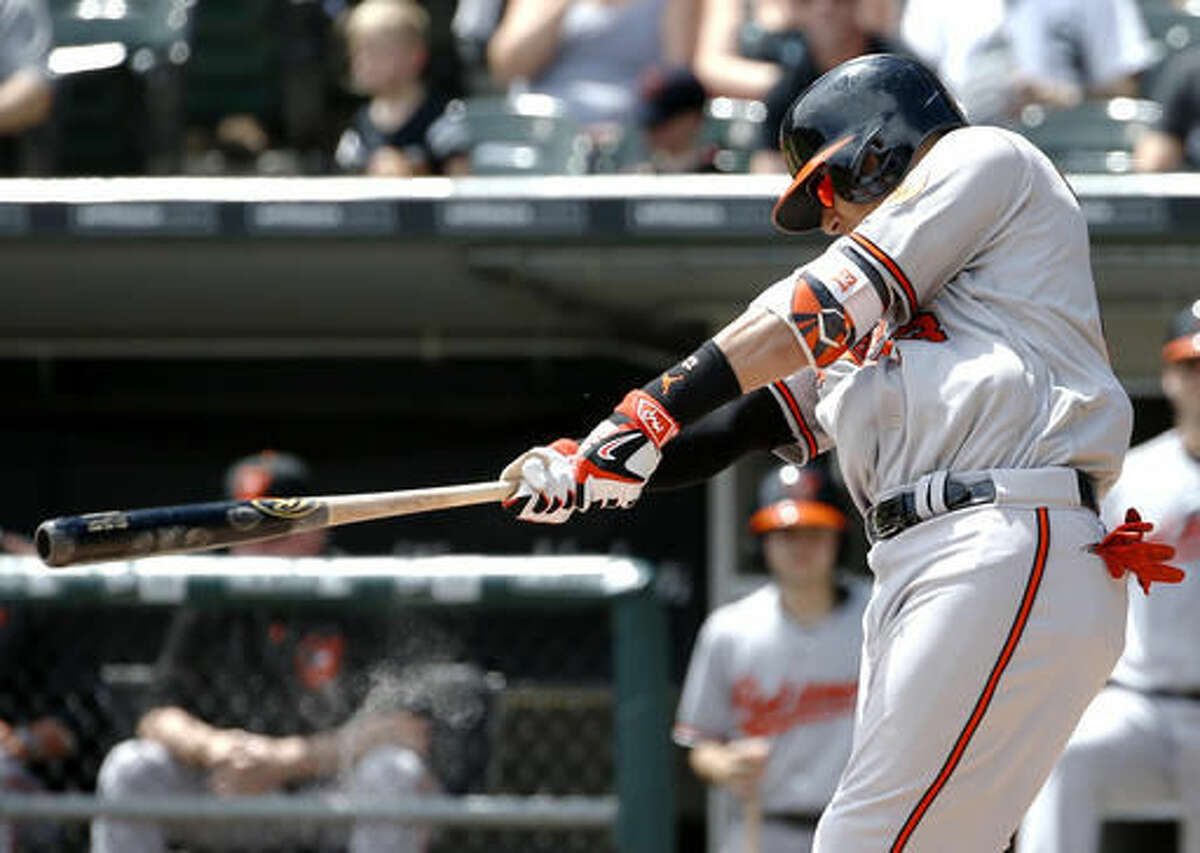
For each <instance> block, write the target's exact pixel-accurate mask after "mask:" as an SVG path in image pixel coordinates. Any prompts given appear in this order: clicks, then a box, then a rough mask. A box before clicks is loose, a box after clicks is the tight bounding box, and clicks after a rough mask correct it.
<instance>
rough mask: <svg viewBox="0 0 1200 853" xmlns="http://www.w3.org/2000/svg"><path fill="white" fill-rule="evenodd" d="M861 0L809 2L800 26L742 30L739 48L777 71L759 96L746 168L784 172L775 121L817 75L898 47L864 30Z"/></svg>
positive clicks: (898, 49) (778, 125) (757, 170)
mask: <svg viewBox="0 0 1200 853" xmlns="http://www.w3.org/2000/svg"><path fill="white" fill-rule="evenodd" d="M860 4H861V0H821V2H815V3H812V4H810V8H809V9H808V17H807V19H806V20H805V23H804V26H803V27H802V28H800V29H796V30H790V31H786V32H777V33H768V32H763V31H760V32H759V34H758V38H756V39H750V38H747V37H746V36H745V30H744V31H743V39H742V48H743V50H746V51H752V52H753V55H754V56H756V57H757V58H759V59H764V60H768V61H772V62H775V63H777V64H778V65H779V66H780V74H779V78H778V80H777V81H776V82H775V85H773V86H772V87H771V88H770V90H769V91H768V92H767V94H766V96H765V97H764V98H763V102H764V103H765V104H766V107H767V116H766V120H765V121H764V122H763V126H762V136H761V140H760V143H759V144H760V150H759V151H757V152H755V155H754V158H753V160H752V161H751V170H752V171H755V172H786V171H787V167H786V165H785V164H784V162H783V157H782V155H781V154H780V153H779V127H780V125H781V124H783V117H784V115H785V114H786V113H787V110H788V107H790V106H791V105H792V102H793V101H795V100H796V98H797V97H799V96H800V93H801V92H803V91H804V90H805V89H807V88H808V87H809V85H810V84H811V83H813V82H814V81H815V80H816V79H817V78H818V77H820V76H821V75H822V74H824V73H825V72H826V71H829V70H830V69H831V68H834V67H835V66H837V65H840V64H841V63H842V62H843V61H845V60H846V59H850V58H852V57H855V56H862V55H864V54H870V53H904V52H905V50H904V48H903V47H901V46H900V45H899V44H897V43H896V42H894V41H893V40H891V39H889V38H887V37H884V36H879V35H876V34H874V33H870V32H867V31H866V30H865V29H863V27H862V24H861V19H860V17H859V15H858V7H859V6H860Z"/></svg>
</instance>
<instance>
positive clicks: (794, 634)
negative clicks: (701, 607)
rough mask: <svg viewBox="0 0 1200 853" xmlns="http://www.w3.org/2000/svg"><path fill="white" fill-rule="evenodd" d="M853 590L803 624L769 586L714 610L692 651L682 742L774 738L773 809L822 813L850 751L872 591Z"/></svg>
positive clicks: (768, 795) (678, 726)
mask: <svg viewBox="0 0 1200 853" xmlns="http://www.w3.org/2000/svg"><path fill="white" fill-rule="evenodd" d="M845 588H846V590H847V595H846V598H845V600H844V601H842V602H841V603H840V604H839V605H838V606H837V607H836V608H835V609H834V610H833V612H831V613H830V614H829V615H828V616H827V617H826V618H825V619H823V620H821V621H820V622H818V623H817V624H815V625H811V626H804V625H801V624H800V623H798V622H796V620H795V619H793V618H792V617H790V616H789V615H788V614H787V611H786V610H784V607H783V604H782V603H781V602H780V598H779V590H778V588H777V587H776V586H775V584H773V583H769V584H767V585H766V586H764V587H762V588H761V589H759V590H757V591H756V592H753V593H751V594H750V595H748V596H746V597H745V598H742V599H739V600H738V601H735V602H732V603H731V604H727V605H725V606H724V607H719V608H717V609H716V610H714V611H713V612H712V614H710V615H709V617H708V619H707V620H706V621H705V623H704V625H703V627H702V628H701V629H700V634H699V636H698V638H697V640H696V647H695V648H694V649H693V650H692V659H691V663H690V664H689V666H688V673H687V679H686V680H685V681H684V685H683V696H682V699H681V700H680V703H679V710H678V713H677V715H676V718H675V731H674V734H675V740H676V741H677V742H678V743H680V744H682V745H684V746H692V745H694V744H696V743H697V742H699V741H701V740H715V741H721V742H724V741H726V740H732V739H738V738H746V737H767V738H770V740H771V751H770V757H769V758H768V760H767V770H766V776H765V777H764V780H763V785H762V806H763V811H764V812H766V813H771V812H817V811H820V810H821V809H822V808H824V807H825V805H826V803H828V802H829V798H830V797H831V796H832V795H833V790H834V788H835V787H837V781H838V778H839V777H840V776H841V773H842V768H843V767H844V766H845V764H846V760H847V758H849V756H850V743H851V739H852V736H853V728H854V708H855V699H856V696H857V692H858V666H859V655H860V651H861V646H862V615H863V609H864V608H865V607H866V602H867V597H868V589H867V587H866V585H865V584H864V583H862V582H861V581H847V582H846V586H845Z"/></svg>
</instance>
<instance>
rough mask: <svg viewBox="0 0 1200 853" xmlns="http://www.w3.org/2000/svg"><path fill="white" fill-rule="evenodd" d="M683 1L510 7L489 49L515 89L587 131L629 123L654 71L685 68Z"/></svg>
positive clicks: (539, 0) (496, 68)
mask: <svg viewBox="0 0 1200 853" xmlns="http://www.w3.org/2000/svg"><path fill="white" fill-rule="evenodd" d="M680 2H681V0H509V2H508V8H507V9H506V10H505V12H504V17H503V18H502V19H501V21H500V26H499V28H498V29H497V30H496V33H495V35H493V36H492V40H491V42H490V43H489V44H488V61H489V64H490V65H491V69H492V73H493V74H494V75H495V76H496V77H497V79H499V80H500V81H501V82H502V83H506V84H510V85H511V87H512V88H514V89H516V90H518V91H519V90H522V89H527V90H528V91H532V92H537V93H541V94H547V95H552V96H554V97H556V98H559V99H561V100H562V101H563V102H564V103H565V104H566V106H567V113H568V115H569V116H570V117H571V118H573V119H575V120H577V121H580V122H583V123H585V124H588V125H603V124H606V123H617V124H625V123H628V122H630V121H632V120H633V118H634V114H635V112H636V109H637V100H638V81H639V78H640V77H641V75H642V74H643V73H645V72H646V71H647V70H648V69H650V68H653V67H655V66H661V65H680V64H683V62H684V61H685V58H686V56H687V53H688V44H687V42H688V38H689V36H688V33H689V27H688V23H687V21H686V19H685V16H684V15H681V14H679V9H680V8H681V7H680V6H679V3H680Z"/></svg>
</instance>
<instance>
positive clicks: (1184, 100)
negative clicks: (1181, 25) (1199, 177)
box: [1133, 47, 1200, 172]
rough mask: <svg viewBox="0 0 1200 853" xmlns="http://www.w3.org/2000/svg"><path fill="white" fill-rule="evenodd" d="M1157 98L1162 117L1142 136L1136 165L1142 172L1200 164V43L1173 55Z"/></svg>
mask: <svg viewBox="0 0 1200 853" xmlns="http://www.w3.org/2000/svg"><path fill="white" fill-rule="evenodd" d="M1154 99H1155V100H1156V101H1158V102H1159V103H1161V104H1162V108H1163V111H1162V118H1161V119H1160V120H1159V122H1158V125H1157V126H1156V127H1154V128H1152V129H1150V130H1147V131H1146V132H1145V133H1143V134H1142V136H1141V138H1140V139H1139V140H1138V143H1137V146H1136V148H1135V149H1134V158H1133V162H1134V166H1135V167H1136V168H1137V170H1138V171H1139V172H1171V171H1175V170H1179V169H1196V168H1200V47H1193V48H1189V49H1188V50H1185V51H1181V52H1180V53H1177V54H1176V55H1175V56H1173V57H1171V59H1170V60H1169V61H1168V63H1167V66H1166V68H1164V69H1163V72H1162V75H1161V76H1160V77H1159V80H1158V83H1157V84H1156V85H1155V90H1154Z"/></svg>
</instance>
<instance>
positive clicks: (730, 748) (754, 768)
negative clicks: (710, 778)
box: [725, 737, 771, 799]
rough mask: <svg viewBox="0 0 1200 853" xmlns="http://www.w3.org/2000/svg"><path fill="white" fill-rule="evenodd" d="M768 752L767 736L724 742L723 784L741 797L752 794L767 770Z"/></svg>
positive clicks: (769, 750)
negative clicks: (725, 763) (724, 767)
mask: <svg viewBox="0 0 1200 853" xmlns="http://www.w3.org/2000/svg"><path fill="white" fill-rule="evenodd" d="M770 754H771V742H770V741H769V740H768V739H767V738H757V737H755V738H743V739H741V740H732V741H730V742H729V743H727V744H725V760H726V762H727V765H726V769H725V773H726V776H725V784H726V785H727V786H728V787H729V789H730V790H731V791H733V793H734V794H735V795H737V796H738V797H740V798H741V799H746V798H748V797H752V796H754V795H755V793H756V792H757V791H758V786H759V783H760V782H762V777H763V774H765V773H766V772H767V758H768V757H770Z"/></svg>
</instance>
